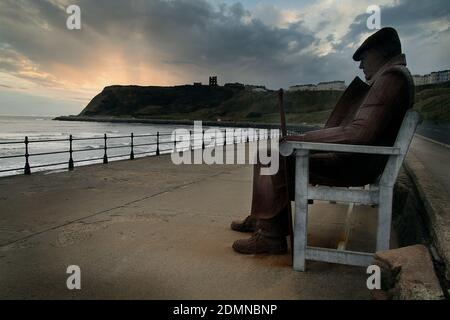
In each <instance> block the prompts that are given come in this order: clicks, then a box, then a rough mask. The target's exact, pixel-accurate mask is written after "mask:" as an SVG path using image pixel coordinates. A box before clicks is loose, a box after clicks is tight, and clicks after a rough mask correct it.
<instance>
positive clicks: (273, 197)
mask: <svg viewBox="0 0 450 320" xmlns="http://www.w3.org/2000/svg"><path fill="white" fill-rule="evenodd" d="M353 60H355V61H361V62H360V66H359V67H360V69H362V70H363V72H364V75H365V77H366V80H367V83H365V82H363V81H362V80H360V79H359V78H358V77H356V78H355V79H354V80H353V81H352V83H351V84H350V85H349V87H348V88H347V89H346V90H345V92H344V93H343V95H342V96H341V98H340V99H339V101H338V102H337V104H336V106H335V108H334V110H333V111H332V113H331V115H330V117H329V119H328V120H327V122H326V124H325V127H324V128H323V129H321V130H316V131H310V132H307V133H305V134H302V135H297V136H288V137H287V138H286V139H287V140H294V141H308V142H327V143H345V144H364V145H376V146H392V145H393V143H394V141H395V138H396V136H397V133H398V131H399V128H400V125H401V123H402V120H403V117H404V115H405V113H406V111H407V110H408V109H410V108H411V107H412V105H413V102H414V101H413V100H414V84H413V81H412V77H411V74H410V73H409V70H408V69H407V68H406V59H405V55H404V54H402V50H401V44H400V39H399V37H398V34H397V32H396V30H395V29H393V28H383V29H381V30H379V31H377V32H376V33H374V34H372V35H371V36H370V37H368V38H367V39H366V40H365V41H364V42H363V44H362V45H361V46H360V47H359V48H358V50H356V52H355V54H354V55H353ZM280 157H281V156H280ZM280 160H281V159H280ZM386 161H387V158H386V157H385V156H378V155H376V156H374V155H363V154H342V153H315V154H312V155H311V157H310V165H309V168H310V169H309V171H310V176H309V181H310V183H311V184H320V185H328V186H364V185H366V184H369V183H372V182H374V180H376V179H377V178H378V176H379V175H380V174H381V172H382V170H383V168H384V166H385V164H386ZM280 163H281V162H280ZM286 164H287V165H286V168H287V169H286V170H287V171H288V172H287V175H286V173H285V172H284V170H285V169H284V167H283V166H280V170H279V171H278V172H277V174H275V175H260V169H261V166H262V165H261V164H259V163H257V164H255V165H254V169H253V198H252V207H251V213H250V215H249V216H248V217H246V218H245V219H244V220H243V221H236V222H233V223H232V224H231V228H232V229H233V230H236V231H241V232H253V235H252V236H251V237H250V238H248V239H242V240H237V241H235V242H234V244H233V249H234V250H235V251H237V252H239V253H244V254H258V253H269V254H283V253H286V252H287V241H286V236H287V234H288V215H287V213H288V209H287V208H288V205H290V200H293V198H294V192H293V191H294V177H295V174H294V168H295V166H294V164H295V159H294V156H289V157H287V158H286ZM286 176H287V177H288V179H287V183H288V184H289V185H286V179H285V177H286ZM287 190H289V191H290V194H289V195H288V191H287Z"/></svg>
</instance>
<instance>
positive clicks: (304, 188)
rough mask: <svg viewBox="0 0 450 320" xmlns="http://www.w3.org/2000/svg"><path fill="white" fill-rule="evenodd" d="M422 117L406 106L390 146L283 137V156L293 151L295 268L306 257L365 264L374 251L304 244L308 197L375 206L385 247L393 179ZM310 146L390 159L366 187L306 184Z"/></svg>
mask: <svg viewBox="0 0 450 320" xmlns="http://www.w3.org/2000/svg"><path fill="white" fill-rule="evenodd" d="M420 121H421V117H420V115H419V113H418V112H416V111H412V110H409V111H408V112H407V113H406V115H405V117H404V119H403V123H402V125H401V127H400V130H399V132H398V135H397V138H396V141H395V143H394V146H393V147H379V146H365V145H346V144H331V143H312V142H295V141H286V142H283V143H282V144H281V145H280V153H281V154H282V155H283V156H289V155H291V154H295V157H296V161H295V217H294V219H295V220H294V226H293V229H294V230H293V233H294V241H293V249H292V250H293V266H294V270H297V271H304V270H305V260H315V261H324V262H331V263H339V264H347V265H355V266H368V265H370V264H371V263H372V258H373V253H366V252H356V251H347V250H339V249H328V248H319V247H310V246H308V245H307V229H308V199H313V200H328V201H339V202H348V203H360V204H367V205H377V206H378V226H377V242H376V250H377V251H379V250H388V249H389V242H390V233H391V216H392V195H393V188H394V184H395V180H396V179H397V175H398V172H399V170H400V167H401V165H402V163H403V159H404V158H405V156H406V153H407V152H408V148H409V145H410V143H411V140H412V138H413V136H414V132H415V130H416V128H417V125H418V124H419V123H420ZM311 150H315V151H327V152H348V153H366V154H379V155H387V156H389V159H388V161H387V164H386V167H385V168H384V171H383V173H382V174H381V176H380V178H379V179H378V181H377V182H376V183H375V184H373V185H371V186H370V188H369V189H368V190H364V189H361V190H355V189H349V188H341V187H328V186H311V185H309V174H308V173H309V163H308V162H309V159H308V158H309V153H310V151H311Z"/></svg>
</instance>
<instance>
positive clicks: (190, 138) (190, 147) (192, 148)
mask: <svg viewBox="0 0 450 320" xmlns="http://www.w3.org/2000/svg"><path fill="white" fill-rule="evenodd" d="M193 144H194V143H193V142H192V131H191V130H189V150H194V147H193Z"/></svg>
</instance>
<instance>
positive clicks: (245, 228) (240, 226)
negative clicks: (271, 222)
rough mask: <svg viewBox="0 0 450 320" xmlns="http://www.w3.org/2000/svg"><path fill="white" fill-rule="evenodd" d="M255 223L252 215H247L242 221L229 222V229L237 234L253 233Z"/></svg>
mask: <svg viewBox="0 0 450 320" xmlns="http://www.w3.org/2000/svg"><path fill="white" fill-rule="evenodd" d="M256 222H257V220H256V218H255V217H254V216H252V215H249V216H247V217H246V218H245V219H244V220H242V221H233V222H231V229H232V230H234V231H239V232H255V231H256Z"/></svg>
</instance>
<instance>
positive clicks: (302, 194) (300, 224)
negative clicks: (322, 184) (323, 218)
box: [292, 150, 309, 271]
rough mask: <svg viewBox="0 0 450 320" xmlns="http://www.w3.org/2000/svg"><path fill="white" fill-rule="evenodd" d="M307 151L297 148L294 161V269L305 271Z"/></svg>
mask: <svg viewBox="0 0 450 320" xmlns="http://www.w3.org/2000/svg"><path fill="white" fill-rule="evenodd" d="M308 157H309V152H308V151H307V150H298V151H297V152H296V161H295V221H294V247H293V248H292V250H293V256H294V270H296V271H305V258H306V242H307V235H308V182H309V181H308V180H309V176H308V172H309V159H308Z"/></svg>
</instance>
